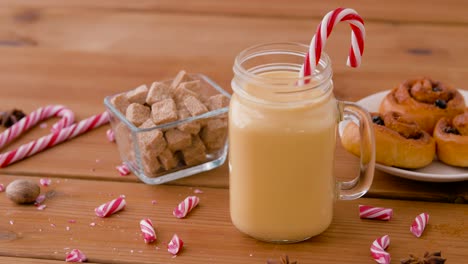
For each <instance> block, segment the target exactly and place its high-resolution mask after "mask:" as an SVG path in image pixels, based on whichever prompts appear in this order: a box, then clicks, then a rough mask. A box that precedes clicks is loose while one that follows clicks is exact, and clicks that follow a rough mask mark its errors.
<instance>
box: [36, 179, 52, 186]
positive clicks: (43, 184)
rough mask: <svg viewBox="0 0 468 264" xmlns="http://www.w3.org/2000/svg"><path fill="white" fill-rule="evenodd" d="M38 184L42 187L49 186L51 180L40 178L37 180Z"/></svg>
mask: <svg viewBox="0 0 468 264" xmlns="http://www.w3.org/2000/svg"><path fill="white" fill-rule="evenodd" d="M39 183H40V184H41V185H42V186H49V185H50V184H51V183H52V180H51V179H48V178H41V179H40V180H39Z"/></svg>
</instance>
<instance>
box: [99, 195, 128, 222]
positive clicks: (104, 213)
mask: <svg viewBox="0 0 468 264" xmlns="http://www.w3.org/2000/svg"><path fill="white" fill-rule="evenodd" d="M125 205H126V202H125V198H123V197H122V196H121V197H119V198H116V199H114V200H112V201H110V202H107V203H105V204H101V205H100V206H99V207H97V208H95V209H94V212H95V213H96V215H97V216H99V217H108V216H110V215H112V214H114V213H117V212H118V211H120V210H122V209H124V207H125Z"/></svg>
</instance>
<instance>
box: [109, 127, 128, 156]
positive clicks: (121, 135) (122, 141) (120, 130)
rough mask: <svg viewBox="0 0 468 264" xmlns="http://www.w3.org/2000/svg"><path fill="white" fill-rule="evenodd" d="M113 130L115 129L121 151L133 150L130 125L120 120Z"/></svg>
mask: <svg viewBox="0 0 468 264" xmlns="http://www.w3.org/2000/svg"><path fill="white" fill-rule="evenodd" d="M112 130H113V131H114V134H115V141H116V142H117V144H118V146H119V149H120V150H121V153H127V152H128V151H129V150H131V135H130V130H129V129H128V127H127V126H126V125H125V124H124V123H122V122H120V121H119V122H118V123H117V124H116V125H115V126H114V127H113V128H112Z"/></svg>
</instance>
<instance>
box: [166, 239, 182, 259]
mask: <svg viewBox="0 0 468 264" xmlns="http://www.w3.org/2000/svg"><path fill="white" fill-rule="evenodd" d="M183 245H184V241H182V239H180V238H179V236H178V235H177V234H174V236H173V237H172V239H171V241H169V243H168V244H167V251H169V253H171V254H172V255H177V253H179V252H180V250H181V249H182V246H183Z"/></svg>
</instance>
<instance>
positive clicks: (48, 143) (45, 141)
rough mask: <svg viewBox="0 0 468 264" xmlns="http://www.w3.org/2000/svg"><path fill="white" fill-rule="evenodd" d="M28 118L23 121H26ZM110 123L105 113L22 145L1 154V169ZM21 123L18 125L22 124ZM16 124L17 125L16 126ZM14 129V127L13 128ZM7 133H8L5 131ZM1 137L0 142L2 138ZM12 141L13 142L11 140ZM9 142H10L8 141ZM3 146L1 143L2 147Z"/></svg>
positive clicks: (107, 114)
mask: <svg viewBox="0 0 468 264" xmlns="http://www.w3.org/2000/svg"><path fill="white" fill-rule="evenodd" d="M26 118H27V117H25V118H23V119H21V120H22V121H23V120H25V119H26ZM107 122H109V113H107V112H104V113H102V114H98V115H95V116H92V117H89V118H87V119H85V120H82V121H80V122H79V123H76V124H72V125H70V126H68V127H65V128H62V129H60V130H58V131H57V132H54V133H52V134H49V135H46V136H43V137H41V138H39V139H37V140H34V141H31V142H29V143H26V144H24V145H21V146H20V147H19V148H17V149H14V150H11V151H8V152H6V153H3V154H0V168H4V167H6V166H8V165H10V164H13V163H15V162H17V161H20V160H22V159H24V158H26V157H30V156H32V155H34V154H36V153H38V152H41V151H43V150H45V149H48V148H51V147H53V146H55V145H57V144H60V143H62V142H64V141H67V140H70V139H72V138H75V137H77V136H79V135H81V134H84V133H86V132H88V131H90V130H92V129H94V128H96V127H99V126H101V125H103V124H106V123H107ZM20 123H21V121H20V122H18V123H16V124H20ZM16 124H15V125H16ZM21 124H22V123H21ZM23 125H24V124H23ZM12 127H14V125H13V126H12ZM5 132H6V131H5ZM5 132H4V133H5ZM2 136H3V134H2V135H0V140H1V137H2ZM10 141H11V140H10ZM8 142H9V141H8ZM1 146H3V145H2V143H1V142H0V147H1Z"/></svg>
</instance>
